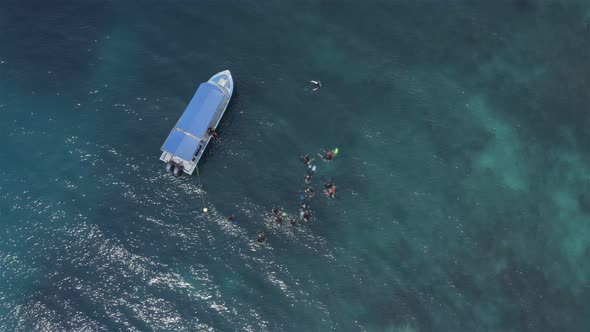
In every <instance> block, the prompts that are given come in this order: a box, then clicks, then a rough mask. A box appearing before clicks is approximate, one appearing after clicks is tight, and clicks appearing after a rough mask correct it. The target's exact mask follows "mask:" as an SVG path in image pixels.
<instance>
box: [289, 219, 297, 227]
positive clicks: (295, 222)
mask: <svg viewBox="0 0 590 332" xmlns="http://www.w3.org/2000/svg"><path fill="white" fill-rule="evenodd" d="M290 222H291V225H292V226H295V224H297V219H295V218H291V221H290Z"/></svg>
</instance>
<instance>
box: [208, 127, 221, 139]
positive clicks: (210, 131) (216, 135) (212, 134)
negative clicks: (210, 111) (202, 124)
mask: <svg viewBox="0 0 590 332" xmlns="http://www.w3.org/2000/svg"><path fill="white" fill-rule="evenodd" d="M207 134H208V135H209V136H211V137H213V138H215V139H218V138H219V135H218V134H217V132H216V131H215V129H213V127H209V128H207Z"/></svg>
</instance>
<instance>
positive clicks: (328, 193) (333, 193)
mask: <svg viewBox="0 0 590 332" xmlns="http://www.w3.org/2000/svg"><path fill="white" fill-rule="evenodd" d="M324 193H325V194H326V196H328V197H330V198H334V197H335V196H336V186H331V187H330V188H329V189H326V190H324Z"/></svg>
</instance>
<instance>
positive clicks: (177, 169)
mask: <svg viewBox="0 0 590 332" xmlns="http://www.w3.org/2000/svg"><path fill="white" fill-rule="evenodd" d="M182 173H184V172H183V171H182V166H180V165H174V170H173V171H172V174H174V176H176V177H179V176H181V175H182Z"/></svg>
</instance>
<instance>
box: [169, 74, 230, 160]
mask: <svg viewBox="0 0 590 332" xmlns="http://www.w3.org/2000/svg"><path fill="white" fill-rule="evenodd" d="M224 97H225V95H224V93H223V90H221V88H220V87H219V86H217V85H216V84H213V83H209V82H207V83H203V84H201V85H199V88H198V89H197V92H196V93H195V95H194V97H193V99H191V101H190V103H189V104H188V106H187V107H186V109H185V110H184V113H183V114H182V116H181V117H180V119H179V120H178V122H177V123H176V126H175V127H174V129H172V131H171V132H170V135H168V138H167V139H166V142H164V145H163V146H162V151H165V152H168V153H170V154H173V155H175V156H177V157H180V158H182V159H184V160H186V161H190V160H192V158H193V156H194V155H195V153H196V152H197V149H198V148H199V144H200V143H201V138H202V137H203V136H204V135H205V133H206V132H207V128H209V126H210V124H211V120H212V119H213V116H214V115H215V112H216V111H217V109H218V108H219V105H221V102H222V101H223V98H224Z"/></svg>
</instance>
